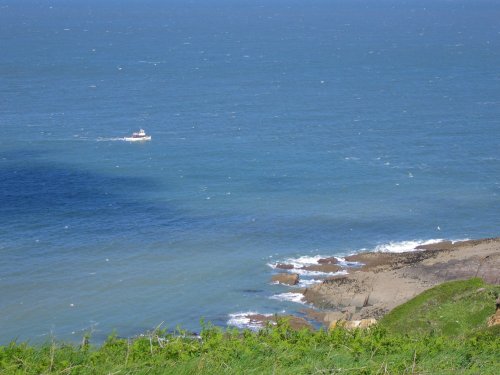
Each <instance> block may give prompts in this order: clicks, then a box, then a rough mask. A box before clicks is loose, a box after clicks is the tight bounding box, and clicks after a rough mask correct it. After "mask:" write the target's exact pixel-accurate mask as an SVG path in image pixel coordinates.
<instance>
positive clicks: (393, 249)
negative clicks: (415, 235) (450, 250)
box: [373, 238, 444, 253]
mask: <svg viewBox="0 0 500 375" xmlns="http://www.w3.org/2000/svg"><path fill="white" fill-rule="evenodd" d="M442 241H444V240H443V239H440V238H436V239H431V240H427V241H422V240H413V241H399V242H389V243H385V244H380V245H377V246H375V248H374V249H373V251H375V252H380V253H403V252H405V251H414V250H415V248H416V247H417V246H421V245H430V244H433V243H438V242H442Z"/></svg>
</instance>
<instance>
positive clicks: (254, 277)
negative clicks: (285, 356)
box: [0, 0, 500, 343]
mask: <svg viewBox="0 0 500 375" xmlns="http://www.w3.org/2000/svg"><path fill="white" fill-rule="evenodd" d="M498 20H500V3H499V2H498V1H482V0H479V1H440V0H437V1H416V0H415V1H412V0H410V1H396V0H393V1H375V0H372V1H370V0H360V1H347V0H345V1H314V0H313V1H298V0H290V1H285V0H280V1H278V0H266V1H264V0H256V1H250V0H248V1H244V0H241V1H237V0H234V1H229V0H227V1H208V0H207V1H202V0H194V1H189V2H184V1H183V2H181V1H105V0H104V1H84V0H75V1H45V0H38V1H34V0H33V1H14V0H8V1H6V0H0V46H1V53H0V130H1V137H0V327H1V330H0V343H6V342H8V341H10V340H11V339H14V338H19V339H21V340H25V339H31V340H32V341H43V340H46V339H47V337H48V336H49V335H51V334H52V335H54V336H56V337H57V338H61V339H65V340H75V341H76V340H80V339H81V336H82V332H84V331H86V330H92V331H93V336H94V339H95V340H97V341H99V340H101V339H102V338H103V337H105V335H107V334H108V333H110V332H111V330H112V329H116V330H117V332H118V333H119V334H120V335H123V336H131V335H135V334H138V333H140V332H143V331H145V330H147V329H150V328H152V327H155V326H156V325H158V324H160V323H161V322H165V323H164V326H166V327H167V328H171V329H172V328H175V326H176V325H181V326H182V327H184V328H187V329H190V330H195V331H196V330H198V329H199V323H198V322H199V318H201V317H205V318H206V319H207V320H209V321H212V322H213V323H215V324H217V325H225V324H227V322H228V320H230V318H231V317H232V320H231V323H233V324H240V323H242V322H244V319H241V316H240V315H234V314H237V313H244V312H248V311H255V312H261V313H275V312H283V311H284V312H296V311H298V310H300V309H301V308H302V305H300V304H299V303H294V302H292V301H290V300H293V299H295V298H296V295H293V294H283V293H289V292H293V290H290V289H286V288H284V287H280V286H276V285H270V284H269V280H270V277H271V275H272V272H273V270H272V269H271V268H270V267H269V266H268V263H273V262H275V261H279V260H285V259H288V258H293V259H294V261H295V262H298V263H300V262H302V263H304V262H307V261H308V260H309V259H310V258H314V257H316V256H319V255H323V256H325V255H339V256H341V255H345V254H348V253H351V252H355V251H360V250H362V249H374V248H376V247H377V246H378V248H379V249H385V250H390V251H398V250H399V251H400V250H402V249H405V248H411V247H412V245H413V244H415V243H418V242H419V241H427V240H431V239H439V238H443V239H462V238H481V237H490V236H498V235H499V227H500V225H499V224H500V199H499V193H500V185H499V184H500V151H499V150H500V147H499V146H500V145H499V139H500V23H499V22H498ZM141 127H142V128H144V129H146V131H147V132H148V133H150V134H151V135H152V137H153V139H152V141H151V142H148V143H142V144H131V143H128V142H124V141H123V140H122V139H121V138H122V137H123V136H125V135H127V134H130V133H131V132H132V131H136V130H138V129H139V128H141ZM408 241H414V242H408ZM315 276H316V275H314V274H309V275H303V280H304V281H303V284H302V285H306V284H307V283H312V282H314V277H315ZM230 314H233V315H230Z"/></svg>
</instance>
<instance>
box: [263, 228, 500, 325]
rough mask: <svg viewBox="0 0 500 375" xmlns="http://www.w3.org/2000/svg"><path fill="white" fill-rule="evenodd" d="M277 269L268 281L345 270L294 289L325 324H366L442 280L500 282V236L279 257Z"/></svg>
mask: <svg viewBox="0 0 500 375" xmlns="http://www.w3.org/2000/svg"><path fill="white" fill-rule="evenodd" d="M275 269H276V270H277V271H279V273H277V274H276V275H274V276H273V280H272V281H273V282H275V283H280V284H284V285H296V284H297V283H298V281H299V273H300V271H302V270H308V271H318V272H324V273H326V274H327V273H332V272H339V271H347V273H346V274H343V275H337V276H333V277H324V278H323V280H322V281H321V282H320V283H318V284H314V285H312V286H309V287H307V288H304V289H294V293H302V294H303V296H304V298H303V300H304V301H305V302H307V303H309V304H311V305H312V306H314V308H308V309H304V310H303V311H302V312H303V313H305V314H306V315H307V317H308V318H309V319H312V320H316V321H318V322H320V323H321V324H322V325H324V326H325V327H328V328H332V327H334V326H336V325H337V324H339V321H343V322H344V323H343V324H346V325H347V326H353V327H357V326H369V325H370V324H373V323H374V322H376V320H378V319H380V318H381V317H382V316H383V315H385V314H386V313H388V312H389V311H390V310H392V309H393V308H395V307H396V306H398V305H400V304H402V303H404V302H406V301H408V300H409V299H411V298H413V297H414V296H416V295H417V294H420V293H422V292H423V291H425V290H427V289H429V288H431V287H433V286H435V285H437V284H440V283H442V282H445V281H451V280H460V279H468V278H472V277H480V278H482V279H483V280H484V281H486V282H487V283H491V284H500V237H498V238H489V239H482V240H468V241H459V242H451V241H443V242H439V243H434V244H429V245H422V246H417V247H416V248H415V249H414V251H409V252H402V253H383V252H366V253H360V254H356V255H351V256H348V257H346V258H345V261H343V262H339V260H338V259H337V258H334V257H332V258H323V259H319V260H318V261H317V264H315V265H309V266H306V267H301V268H300V269H295V267H294V266H293V265H290V264H284V263H279V264H277V265H276V267H275ZM294 271H296V273H294ZM255 318H258V317H255ZM302 320H303V321H302ZM302 320H301V319H300V318H298V319H297V317H294V318H293V319H292V323H293V324H292V326H297V327H303V326H304V325H306V324H307V322H306V320H305V319H302ZM262 321H263V322H265V321H269V318H266V319H263V320H262Z"/></svg>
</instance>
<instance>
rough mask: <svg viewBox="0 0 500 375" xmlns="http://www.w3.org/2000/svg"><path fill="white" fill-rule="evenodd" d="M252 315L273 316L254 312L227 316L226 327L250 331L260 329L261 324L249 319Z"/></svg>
mask: <svg viewBox="0 0 500 375" xmlns="http://www.w3.org/2000/svg"><path fill="white" fill-rule="evenodd" d="M252 315H263V316H272V315H273V314H261V313H258V312H255V311H247V312H241V313H234V314H229V319H228V321H227V325H228V326H233V327H237V328H249V329H252V330H258V329H260V328H262V327H263V325H264V324H263V322H260V321H255V320H252V319H250V316H252Z"/></svg>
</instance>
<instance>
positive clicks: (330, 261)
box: [318, 257, 339, 264]
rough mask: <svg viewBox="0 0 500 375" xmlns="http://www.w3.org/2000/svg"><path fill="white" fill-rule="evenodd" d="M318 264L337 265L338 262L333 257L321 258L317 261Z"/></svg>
mask: <svg viewBox="0 0 500 375" xmlns="http://www.w3.org/2000/svg"><path fill="white" fill-rule="evenodd" d="M318 263H319V264H338V263H339V261H338V259H337V258H335V257H330V258H321V259H320V260H318Z"/></svg>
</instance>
